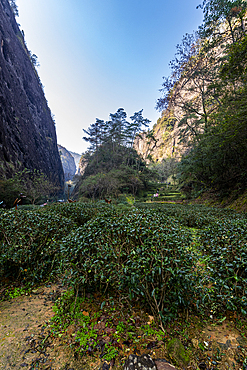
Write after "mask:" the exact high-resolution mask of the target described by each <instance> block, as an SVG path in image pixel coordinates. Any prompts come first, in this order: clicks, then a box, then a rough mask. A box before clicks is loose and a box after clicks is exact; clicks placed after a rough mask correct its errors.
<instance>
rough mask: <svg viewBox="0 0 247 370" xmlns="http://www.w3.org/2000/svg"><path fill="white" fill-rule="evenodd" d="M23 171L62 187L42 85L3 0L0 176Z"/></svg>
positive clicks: (0, 8) (0, 6)
mask: <svg viewBox="0 0 247 370" xmlns="http://www.w3.org/2000/svg"><path fill="white" fill-rule="evenodd" d="M24 168H27V169H29V170H34V169H36V170H40V171H42V172H43V173H44V174H46V175H47V176H48V177H49V178H50V179H51V180H53V181H54V182H56V183H58V184H60V185H63V181H64V174H63V168H62V163H61V160H60V157H59V153H58V148H57V138H56V131H55V126H54V122H53V120H52V117H51V112H50V109H49V107H48V105H47V101H46V99H45V96H44V92H43V89H42V85H41V82H40V79H39V76H38V74H37V71H36V70H35V67H34V65H33V64H32V62H31V57H30V52H29V51H28V49H27V47H26V45H25V42H24V38H23V35H22V33H21V32H20V30H19V27H18V25H17V23H16V20H15V16H14V14H13V12H12V10H11V7H10V5H9V3H8V1H7V0H0V176H1V177H7V178H8V177H11V176H12V175H13V173H14V172H16V171H18V170H22V169H24Z"/></svg>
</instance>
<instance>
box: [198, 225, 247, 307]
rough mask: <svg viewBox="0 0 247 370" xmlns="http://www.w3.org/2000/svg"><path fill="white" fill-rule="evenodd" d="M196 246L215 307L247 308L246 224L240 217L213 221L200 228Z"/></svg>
mask: <svg viewBox="0 0 247 370" xmlns="http://www.w3.org/2000/svg"><path fill="white" fill-rule="evenodd" d="M199 235H200V237H199V245H200V247H201V250H202V251H203V253H204V254H206V255H208V256H209V259H208V268H209V269H210V277H211V281H212V283H213V286H214V289H213V290H212V295H213V297H212V299H214V300H215V301H217V302H218V309H222V308H223V307H226V308H227V309H230V310H236V309H238V308H239V309H242V312H243V313H245V314H246V311H247V225H246V222H245V220H243V219H235V220H231V219H228V220H227V221H226V220H224V221H221V220H217V221H216V220H215V222H214V223H213V224H211V225H210V226H208V227H206V228H205V229H204V230H201V232H200V234H199Z"/></svg>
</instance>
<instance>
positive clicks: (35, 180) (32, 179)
mask: <svg viewBox="0 0 247 370" xmlns="http://www.w3.org/2000/svg"><path fill="white" fill-rule="evenodd" d="M14 181H15V183H16V184H17V186H18V188H19V189H20V191H21V192H22V193H23V194H24V195H25V196H26V197H27V199H28V200H29V201H30V202H31V203H32V204H35V203H36V202H37V201H40V200H46V199H47V197H49V196H51V195H55V194H56V193H58V191H59V190H60V187H59V186H57V185H56V184H54V182H52V181H51V180H50V179H49V178H48V177H47V176H46V175H45V174H44V173H43V172H41V171H38V170H34V171H31V170H28V169H24V170H23V171H21V172H18V173H17V174H16V175H15V176H14Z"/></svg>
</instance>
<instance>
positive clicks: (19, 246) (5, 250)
mask: <svg viewBox="0 0 247 370" xmlns="http://www.w3.org/2000/svg"><path fill="white" fill-rule="evenodd" d="M0 216H1V218H0V276H5V277H12V278H15V279H20V280H22V279H23V280H26V281H32V282H38V281H41V280H43V279H44V277H45V276H47V275H48V274H55V273H56V270H57V269H58V264H59V261H60V259H61V254H60V250H59V244H58V240H59V239H61V238H62V237H63V236H64V235H66V234H69V232H70V231H71V230H72V229H73V228H75V226H76V225H75V223H74V222H73V221H72V220H70V219H68V218H65V217H63V216H62V215H61V214H54V213H53V212H52V213H49V211H48V212H47V211H46V210H37V211H25V210H23V211H22V210H17V211H16V210H10V211H2V212H1V214H0Z"/></svg>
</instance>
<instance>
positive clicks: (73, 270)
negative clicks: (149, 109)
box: [0, 202, 247, 369]
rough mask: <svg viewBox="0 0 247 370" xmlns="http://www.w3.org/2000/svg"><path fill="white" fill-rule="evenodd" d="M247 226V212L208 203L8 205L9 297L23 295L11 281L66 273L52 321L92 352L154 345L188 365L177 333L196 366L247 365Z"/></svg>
mask: <svg viewBox="0 0 247 370" xmlns="http://www.w3.org/2000/svg"><path fill="white" fill-rule="evenodd" d="M246 231H247V230H246V215H245V214H239V213H237V212H234V211H232V210H218V209H213V208H207V207H203V206H184V205H177V204H164V205H163V204H153V203H152V204H151V203H149V204H137V205H136V206H135V207H134V206H124V207H123V206H122V205H120V206H117V205H116V206H113V205H106V204H103V203H102V202H101V203H100V202H99V203H98V204H79V203H77V204H68V205H66V204H65V205H57V206H52V207H48V208H47V209H41V210H40V209H39V210H29V211H27V210H23V211H19V210H18V211H17V212H16V211H15V210H14V211H13V210H10V211H1V220H0V238H1V247H0V248H1V254H0V255H1V257H0V274H1V278H2V279H3V278H5V279H9V280H8V283H7V285H6V284H5V287H4V288H2V289H5V290H4V293H2V297H5V299H6V298H8V296H9V297H11V294H12V296H15V295H18V289H17V288H16V287H13V289H12V290H11V289H9V288H8V285H9V284H10V282H11V281H12V284H17V285H18V283H19V284H20V283H23V282H26V283H25V286H26V287H29V289H34V285H35V284H37V283H39V284H40V283H41V282H42V281H43V279H44V278H47V277H48V276H49V277H50V278H51V277H52V276H53V278H55V277H56V278H57V277H59V278H60V279H62V282H63V284H64V286H66V287H67V288H66V290H67V292H66V293H65V295H64V296H62V297H61V298H60V299H59V300H58V301H57V303H56V307H55V308H54V317H53V319H52V320H51V321H50V323H49V324H47V326H46V329H45V330H47V333H49V334H47V335H49V337H51V338H57V340H59V339H61V341H62V342H61V343H67V345H69V346H70V347H71V350H72V352H73V354H74V355H75V356H79V357H80V356H81V355H83V356H84V358H87V361H89V360H90V359H91V360H92V359H93V361H94V363H97V361H98V359H99V360H100V361H101V362H102V361H105V362H106V363H107V362H108V363H109V364H110V363H111V364H113V362H114V361H115V366H117V364H121V363H122V362H123V361H124V359H126V356H127V355H128V354H129V353H135V352H136V353H140V354H141V353H147V351H149V352H150V353H151V355H152V356H155V357H156V358H161V357H162V358H166V359H168V360H170V361H173V363H175V364H176V366H177V367H179V366H180V367H181V364H178V363H177V362H176V359H174V358H173V356H172V355H171V354H170V355H169V353H168V347H169V345H168V343H169V340H170V339H172V338H175V337H177V338H179V339H180V340H181V341H182V343H183V345H184V346H185V349H186V351H188V354H189V357H190V366H192V367H191V368H196V367H199V368H200V369H207V368H208V369H209V368H214V369H216V368H217V369H224V368H227V367H226V366H228V365H226V364H230V365H229V366H230V367H228V368H233V367H231V366H233V365H231V364H235V365H234V366H239V367H236V368H240V366H241V368H243V369H244V366H246V352H245V351H246V341H245V340H246V331H247V325H246V320H245V315H246V306H247V302H246V296H247V295H246V282H247V275H246V271H247V256H246V253H247V252H246V246H247V245H246V243H247V241H246V238H247V232H246ZM40 246H41V248H40ZM51 272H52V274H51ZM5 282H6V280H5ZM6 288H7V289H9V292H10V293H8V292H6ZM0 289H1V288H0ZM0 292H1V290H0ZM20 292H21V291H20ZM224 325H225V326H224ZM227 325H228V326H227ZM219 327H221V328H224V329H222V330H223V333H226V334H224V335H223V337H219V336H220V333H219V331H220V330H218V328H219ZM216 329H217V330H218V331H217V330H216ZM210 333H211V334H212V335H211V334H210ZM227 336H228V339H227V340H228V341H230V342H227V340H225V339H226V338H227ZM54 340H55V339H54ZM219 343H221V344H219ZM85 356H86V357H85ZM157 356H158V357H157ZM237 361H238V362H237ZM238 364H239V365H238ZM199 365H200V366H199ZM222 366H223V367H222ZM224 366H225V367H224Z"/></svg>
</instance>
